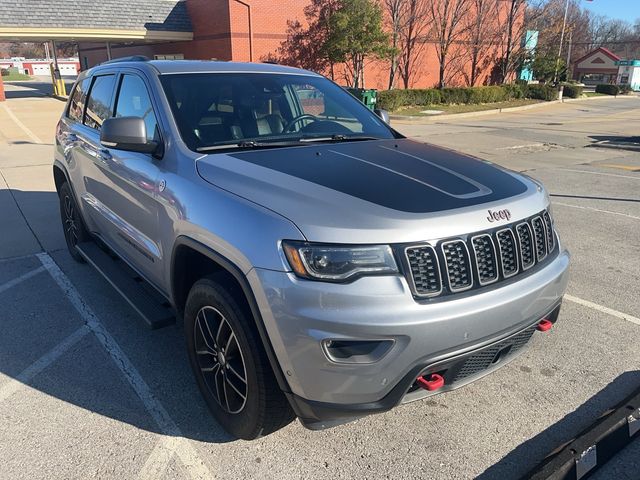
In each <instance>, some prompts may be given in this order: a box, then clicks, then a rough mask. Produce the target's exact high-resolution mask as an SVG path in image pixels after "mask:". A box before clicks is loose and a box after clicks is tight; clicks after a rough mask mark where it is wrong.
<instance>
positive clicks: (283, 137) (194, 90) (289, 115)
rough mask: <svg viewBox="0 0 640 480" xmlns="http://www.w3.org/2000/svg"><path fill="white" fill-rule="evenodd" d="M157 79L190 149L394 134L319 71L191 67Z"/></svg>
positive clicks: (202, 149)
mask: <svg viewBox="0 0 640 480" xmlns="http://www.w3.org/2000/svg"><path fill="white" fill-rule="evenodd" d="M161 81H162V84H163V86H164V89H165V92H166V94H167V98H168V99H169V103H170V104H171V109H172V111H173V115H174V117H175V119H176V123H177V124H178V128H179V129H180V134H181V136H182V139H183V140H184V142H185V143H186V144H187V146H188V147H189V148H190V149H191V150H195V151H206V150H207V147H217V146H220V147H223V146H224V145H229V146H231V145H235V146H238V145H239V146H255V145H258V142H259V144H260V145H262V144H266V143H269V142H274V143H273V145H274V146H276V145H289V144H290V143H291V142H302V141H309V140H313V139H318V140H321V139H323V138H325V139H327V140H329V141H330V140H341V141H345V140H349V138H351V139H353V140H355V139H360V140H362V139H368V138H381V139H386V138H394V134H393V131H392V130H391V129H390V128H389V127H388V126H387V125H386V124H385V123H384V122H383V121H382V120H380V119H379V118H378V117H377V116H376V115H375V114H373V113H372V112H371V111H370V110H368V109H367V108H366V107H365V106H364V105H362V104H361V103H360V102H359V101H358V100H356V99H355V98H354V97H353V96H351V95H350V94H349V93H348V92H346V91H345V90H343V89H342V88H340V87H339V86H337V85H336V84H334V83H333V82H330V81H329V80H327V79H325V78H323V77H315V76H307V75H287V74H273V73H246V72H245V73H197V74H174V75H163V76H162V77H161ZM276 142H277V143H276Z"/></svg>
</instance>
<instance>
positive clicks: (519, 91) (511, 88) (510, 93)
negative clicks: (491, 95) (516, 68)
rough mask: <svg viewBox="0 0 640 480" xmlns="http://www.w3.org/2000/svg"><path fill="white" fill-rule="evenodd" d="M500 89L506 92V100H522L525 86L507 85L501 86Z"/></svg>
mask: <svg viewBox="0 0 640 480" xmlns="http://www.w3.org/2000/svg"><path fill="white" fill-rule="evenodd" d="M502 88H503V89H504V90H505V91H506V94H507V97H508V100H513V99H519V98H524V95H525V90H526V88H527V84H526V83H525V84H522V83H508V84H505V85H502Z"/></svg>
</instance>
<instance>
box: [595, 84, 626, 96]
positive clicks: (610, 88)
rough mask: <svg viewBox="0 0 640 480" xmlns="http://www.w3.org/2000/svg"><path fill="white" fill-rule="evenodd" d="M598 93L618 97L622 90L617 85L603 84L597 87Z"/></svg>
mask: <svg viewBox="0 0 640 480" xmlns="http://www.w3.org/2000/svg"><path fill="white" fill-rule="evenodd" d="M596 93H604V94H606V95H618V94H619V93H620V88H619V87H618V86H617V85H610V84H608V83H601V84H599V85H596Z"/></svg>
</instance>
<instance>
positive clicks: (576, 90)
mask: <svg viewBox="0 0 640 480" xmlns="http://www.w3.org/2000/svg"><path fill="white" fill-rule="evenodd" d="M563 95H564V96H565V97H569V98H580V97H581V96H582V87H581V86H579V85H569V84H567V85H565V86H564V93H563Z"/></svg>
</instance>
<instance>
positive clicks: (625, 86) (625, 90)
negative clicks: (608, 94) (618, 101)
mask: <svg viewBox="0 0 640 480" xmlns="http://www.w3.org/2000/svg"><path fill="white" fill-rule="evenodd" d="M618 87H619V88H620V95H626V94H627V93H631V85H629V84H628V83H624V84H622V85H618Z"/></svg>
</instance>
